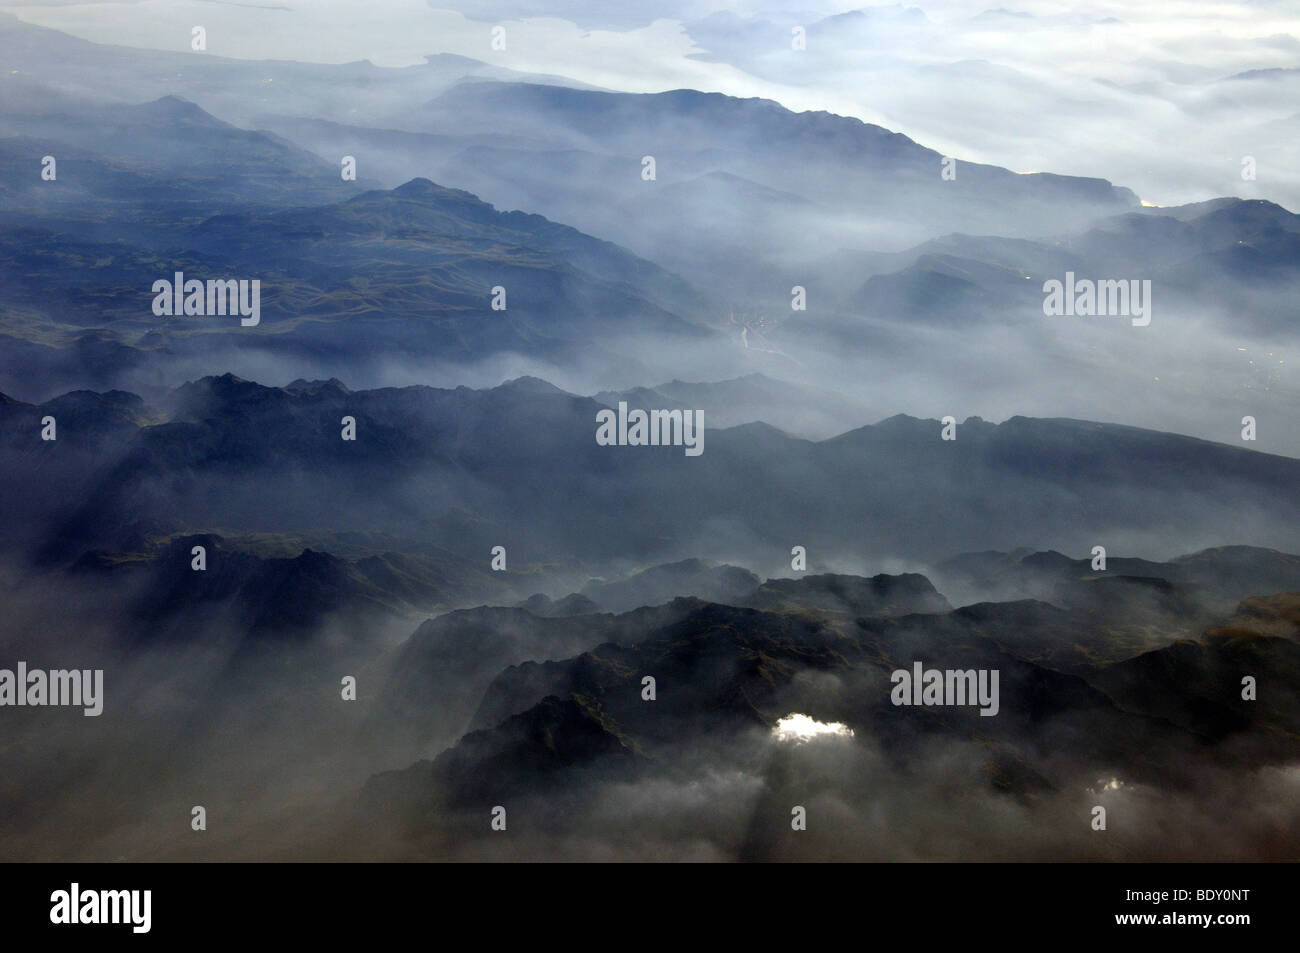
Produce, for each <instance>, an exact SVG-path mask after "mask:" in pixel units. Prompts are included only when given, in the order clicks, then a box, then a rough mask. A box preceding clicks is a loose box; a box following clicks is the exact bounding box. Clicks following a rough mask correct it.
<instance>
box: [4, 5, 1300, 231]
mask: <svg viewBox="0 0 1300 953" xmlns="http://www.w3.org/2000/svg"><path fill="white" fill-rule="evenodd" d="M1008 2H1009V4H1010V5H1009V6H1008V7H1007V8H1005V9H998V10H996V11H994V10H990V7H993V6H995V5H996V0H977V2H953V0H930V2H925V3H922V4H920V5H918V6H905V5H887V6H860V5H858V6H855V5H854V4H853V3H852V2H850V0H812V2H806V0H805V2H799V0H796V2H793V3H779V2H778V3H763V2H757V3H755V2H747V0H666V2H663V3H655V4H648V5H636V6H630V5H621V4H620V5H611V4H608V3H597V2H595V0H552V2H546V0H482V2H476V3H472V4H465V5H463V6H464V11H465V12H456V11H454V10H450V9H446V7H447V6H448V5H449V3H448V0H433V2H427V3H426V2H422V0H311V2H301V0H280V2H277V0H261V2H252V0H250V2H239V3H236V2H222V0H138V2H137V0H114V2H91V3H67V2H59V0H53V2H46V3H36V4H32V3H22V4H4V3H0V9H7V10H10V11H11V12H13V13H15V14H17V15H18V16H20V17H21V18H22V19H24V20H26V21H28V22H30V23H35V24H40V25H43V26H48V27H53V28H56V29H59V30H63V31H65V32H68V33H71V34H73V35H75V36H78V37H82V38H84V39H88V40H93V41H96V42H101V43H112V44H119V45H126V46H137V47H145V48H151V49H162V50H176V51H187V50H188V49H189V43H190V31H191V29H192V27H193V26H195V25H202V26H203V27H204V28H205V29H206V30H207V40H208V54H209V55H213V56H230V57H237V58H245V59H280V60H300V61H310V62H318V63H343V62H349V61H357V60H363V59H368V60H371V61H372V62H374V63H376V64H379V65H383V66H388V67H395V68H397V67H403V66H410V65H413V64H417V63H420V62H422V60H423V58H424V57H425V56H426V55H429V54H434V53H455V54H459V55H462V56H468V57H472V58H475V59H480V60H485V61H487V62H490V63H494V64H496V65H500V66H505V67H509V68H512V69H517V70H522V71H527V72H538V73H552V74H559V75H562V76H566V77H571V78H573V79H575V80H579V81H581V82H585V83H590V84H594V85H598V86H603V87H607V88H611V89H618V90H624V91H636V92H649V91H660V90H664V89H673V88H678V87H692V88H696V89H702V90H709V91H718V92H724V93H729V94H732V95H736V96H762V97H766V98H771V99H775V100H777V101H779V102H781V103H783V104H784V105H786V106H788V107H790V108H792V109H796V110H804V109H827V110H830V111H832V112H836V113H840V114H844V115H852V116H857V117H858V118H861V119H864V120H866V121H870V122H876V123H879V124H881V125H884V126H886V127H888V128H890V129H894V130H897V131H900V132H904V133H906V134H908V135H910V136H912V137H913V138H914V139H917V140H918V141H920V142H922V143H924V144H925V145H928V146H931V147H933V148H936V149H939V150H941V151H944V152H946V153H951V154H953V155H959V156H961V157H963V158H966V159H970V160H977V161H988V162H994V163H997V164H999V165H1004V166H1006V167H1008V168H1011V169H1014V170H1016V171H1021V172H1024V171H1054V172H1062V173H1069V174H1077V175H1095V176H1101V177H1105V178H1109V179H1111V180H1112V181H1115V182H1117V183H1119V184H1123V185H1127V186H1129V187H1131V188H1133V189H1135V190H1136V191H1137V192H1139V194H1141V195H1142V197H1143V198H1144V199H1147V200H1148V201H1152V202H1155V203H1157V204H1162V205H1164V204H1175V203H1180V202H1186V201H1194V200H1199V199H1203V198H1208V197H1211V196H1215V195H1227V194H1232V195H1240V196H1243V197H1248V198H1269V199H1272V200H1274V201H1279V202H1281V203H1282V204H1285V205H1288V206H1289V207H1291V208H1292V209H1293V210H1294V209H1295V208H1296V207H1297V205H1298V204H1300V173H1297V171H1296V168H1297V166H1300V155H1298V154H1297V147H1296V146H1295V145H1294V143H1296V142H1297V141H1300V137H1298V136H1297V133H1300V39H1298V38H1300V4H1297V3H1295V2H1291V0H1258V2H1235V3H1233V2H1205V0H1182V2H1178V3H1152V2H1141V0H1128V2H1122V3H1119V2H1106V0H1100V2H1098V0H1093V2H1088V3H1082V2H1064V3H1061V2H1040V0H1033V2H1026V3H1018V2H1014V0H1008ZM625 6H626V8H624V7H625ZM611 7H614V9H610V8H611ZM849 11H858V12H849ZM498 25H499V26H503V27H504V28H505V37H506V48H505V50H493V49H492V47H491V39H492V36H491V31H492V28H493V27H494V26H498ZM795 27H803V28H804V29H805V30H806V35H807V48H806V49H804V50H800V51H796V50H792V49H791V39H792V31H793V30H794V28H795ZM1266 69H1272V70H1288V69H1289V70H1291V72H1289V73H1285V72H1284V73H1273V74H1267V75H1264V76H1260V77H1255V78H1246V79H1229V77H1232V76H1234V75H1235V74H1238V73H1241V72H1245V71H1249V70H1266ZM1247 155H1249V156H1252V157H1254V158H1255V161H1256V165H1257V168H1258V178H1257V180H1255V181H1246V180H1243V179H1242V178H1241V175H1240V168H1241V162H1242V159H1243V157H1245V156H1247Z"/></svg>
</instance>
